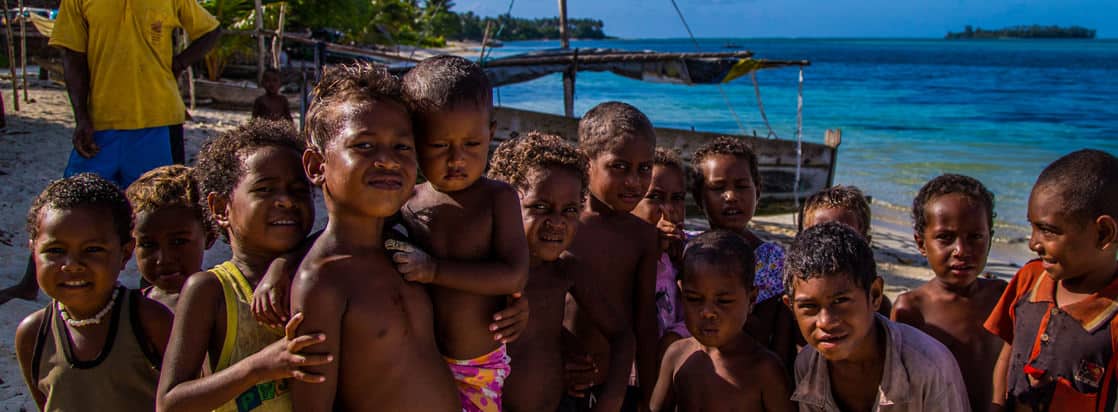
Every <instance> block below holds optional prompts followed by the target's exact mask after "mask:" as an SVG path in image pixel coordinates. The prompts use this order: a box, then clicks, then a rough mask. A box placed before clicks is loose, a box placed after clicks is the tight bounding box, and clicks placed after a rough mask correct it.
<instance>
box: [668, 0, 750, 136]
mask: <svg viewBox="0 0 1118 412" xmlns="http://www.w3.org/2000/svg"><path fill="white" fill-rule="evenodd" d="M671 2H672V7H674V8H675V14H676V15H678V16H679V21H680V22H682V23H683V28H684V29H686V30H687V36H688V37H690V38H691V43H692V44H694V45H695V51H703V50H702V48H701V47H699V41H698V40H696V39H695V33H692V32H691V26H690V25H688V24H687V19H686V18H684V17H683V11H682V10H680V9H679V5H678V4H676V2H675V0H671ZM718 93H719V94H721V95H722V102H723V103H725V104H726V109H729V110H730V114H731V115H733V116H734V122H735V123H737V124H738V130H741V134H743V135H748V133H746V131H745V125H744V124H743V123H742V122H741V116H738V112H737V111H736V110H734V106H733V105H731V104H730V97H729V96H727V95H726V89H724V88H723V87H722V83H718ZM761 113H762V114H763V113H764V112H763V111H762V112H761ZM770 130H771V128H770Z"/></svg>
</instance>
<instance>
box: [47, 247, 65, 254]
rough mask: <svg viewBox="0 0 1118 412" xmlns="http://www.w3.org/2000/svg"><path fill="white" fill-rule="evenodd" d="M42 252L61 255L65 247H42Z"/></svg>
mask: <svg viewBox="0 0 1118 412" xmlns="http://www.w3.org/2000/svg"><path fill="white" fill-rule="evenodd" d="M43 253H46V254H48V255H61V254H63V253H66V249H63V248H60V247H50V248H46V249H43Z"/></svg>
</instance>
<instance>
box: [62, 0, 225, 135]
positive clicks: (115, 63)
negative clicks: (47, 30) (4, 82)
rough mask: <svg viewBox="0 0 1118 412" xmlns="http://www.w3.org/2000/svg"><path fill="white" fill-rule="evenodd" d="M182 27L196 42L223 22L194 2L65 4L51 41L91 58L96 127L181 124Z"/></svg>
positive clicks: (72, 0) (74, 0)
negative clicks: (177, 64) (177, 53)
mask: <svg viewBox="0 0 1118 412" xmlns="http://www.w3.org/2000/svg"><path fill="white" fill-rule="evenodd" d="M180 27H181V28H182V29H183V30H185V31H186V33H187V35H188V36H189V37H190V39H191V40H194V39H197V38H198V37H201V36H202V35H204V34H206V33H209V32H210V31H212V30H214V29H216V28H217V27H218V22H217V19H214V18H213V16H211V15H210V14H209V13H208V12H206V10H205V9H203V8H202V6H200V5H199V4H198V3H197V2H196V1H195V0H62V5H61V6H60V7H59V10H58V20H57V21H56V22H55V23H54V32H53V33H51V37H50V43H49V44H50V45H51V46H55V47H64V48H67V49H70V50H73V51H76V52H79V53H85V55H86V56H87V58H88V59H89V74H90V86H89V89H90V90H89V112H90V113H89V116H90V117H91V118H92V119H93V129H94V130H132V129H144V128H148V127H158V126H168V125H175V124H181V123H182V122H183V120H184V116H183V114H184V113H185V112H186V107H185V106H184V105H183V102H182V95H180V94H179V88H178V84H177V83H176V82H175V78H174V76H173V75H172V74H171V58H172V57H173V56H174V54H173V50H172V46H171V37H172V36H171V33H172V31H173V30H174V29H176V28H180Z"/></svg>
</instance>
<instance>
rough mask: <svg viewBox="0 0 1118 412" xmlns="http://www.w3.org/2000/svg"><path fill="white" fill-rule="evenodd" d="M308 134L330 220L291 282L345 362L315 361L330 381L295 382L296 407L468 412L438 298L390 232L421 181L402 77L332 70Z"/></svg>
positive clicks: (313, 173) (298, 303) (298, 302)
mask: <svg viewBox="0 0 1118 412" xmlns="http://www.w3.org/2000/svg"><path fill="white" fill-rule="evenodd" d="M307 130H308V142H309V143H310V149H308V150H307V151H306V153H304V155H303V168H304V170H306V174H307V176H309V177H310V179H311V181H312V182H314V184H315V185H317V186H320V187H321V188H322V193H323V196H324V200H325V202H326V209H327V211H328V212H329V222H328V223H327V224H326V229H325V230H323V232H322V234H321V235H319V237H318V239H317V240H315V242H314V244H313V245H312V246H311V248H310V250H309V251H308V252H307V255H306V256H305V257H304V258H303V261H302V264H301V265H300V267H299V272H298V274H297V275H296V277H295V279H294V281H293V283H292V286H291V309H292V312H293V313H300V312H302V313H303V314H304V315H305V320H304V321H303V324H302V325H300V326H299V331H300V333H321V334H325V335H326V336H329V340H326V341H325V343H324V344H323V345H322V348H323V349H322V350H324V351H325V353H327V354H329V355H332V356H333V357H334V358H335V359H338V362H335V363H330V364H326V365H321V366H315V367H312V368H308V369H310V372H311V373H314V374H318V375H321V376H322V377H323V379H324V383H322V384H314V385H312V384H308V383H303V382H295V383H294V385H293V386H292V394H293V396H292V400H293V401H294V409H295V410H297V411H326V410H344V411H379V410H384V411H402V410H414V411H444V412H449V411H461V410H462V409H463V405H462V403H461V401H460V400H459V398H458V392H457V391H456V390H455V385H454V380H453V378H452V377H451V374H450V370H449V369H447V366H446V363H445V362H444V361H443V359H442V357H440V356H439V351H438V347H437V346H436V343H435V342H436V340H435V333H434V330H435V326H434V319H435V318H434V313H433V309H432V306H431V301H430V299H429V298H428V297H427V293H426V292H425V291H424V287H423V285H420V284H418V283H414V282H408V281H406V280H405V279H403V278H402V277H401V276H400V274H399V273H397V272H396V270H395V268H394V267H393V265H392V261H391V260H390V258H389V256H388V251H387V250H386V249H385V246H384V244H385V241H384V240H383V239H382V237H381V234H382V233H383V231H384V229H385V228H384V221H385V219H386V218H388V217H390V216H392V215H394V214H395V213H396V212H397V211H399V210H400V206H402V205H403V204H404V202H405V201H406V200H407V199H408V196H409V195H410V194H411V193H412V188H413V187H414V185H415V174H416V160H415V143H414V139H413V137H412V123H411V115H410V113H409V112H408V110H407V108H406V107H405V105H404V103H403V101H402V99H401V94H400V85H399V81H398V80H397V79H396V78H395V77H393V76H392V75H390V74H388V72H387V71H386V70H385V69H384V68H383V67H379V66H373V65H371V64H368V63H358V64H353V65H343V66H335V67H332V68H328V69H327V70H326V72H325V73H324V74H323V78H322V81H320V82H319V84H318V86H316V87H315V100H314V102H312V103H311V108H310V111H309V112H308V115H307ZM486 316H488V313H487V314H486ZM342 362H344V367H342V366H343V363H342Z"/></svg>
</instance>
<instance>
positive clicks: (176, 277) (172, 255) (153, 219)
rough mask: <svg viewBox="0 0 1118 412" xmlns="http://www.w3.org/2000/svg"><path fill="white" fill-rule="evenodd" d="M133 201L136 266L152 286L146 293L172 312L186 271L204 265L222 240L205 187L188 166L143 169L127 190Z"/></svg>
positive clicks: (196, 269) (186, 274)
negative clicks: (206, 203) (212, 215)
mask: <svg viewBox="0 0 1118 412" xmlns="http://www.w3.org/2000/svg"><path fill="white" fill-rule="evenodd" d="M125 194H126V195H127V196H128V202H129V203H131V204H132V219H133V221H134V222H135V226H134V227H133V229H132V236H133V237H134V238H135V239H136V249H135V251H136V252H135V253H136V267H138V268H139V270H140V275H141V276H143V278H144V279H145V280H147V281H148V283H150V284H151V286H148V287H146V288H144V289H143V292H144V296H147V297H149V298H151V299H155V300H156V301H158V302H160V303H162V304H163V305H164V306H167V308H168V309H170V310H171V311H172V312H173V311H174V310H175V305H176V304H177V303H178V300H179V292H180V291H182V285H183V283H185V282H186V278H187V276H190V275H191V274H194V273H197V272H199V271H201V270H202V258H203V255H204V254H205V252H206V249H209V248H210V246H213V244H214V241H215V240H217V228H216V226H215V224H214V223H213V221H212V219H211V218H210V214H209V211H208V210H206V209H207V208H206V206H205V205H204V199H202V190H201V188H200V187H199V185H198V181H197V180H196V179H195V178H194V173H193V169H192V168H190V167H187V166H181V165H171V166H163V167H160V168H156V169H153V170H151V171H149V172H147V173H144V174H143V175H141V176H140V178H139V179H137V180H136V181H135V182H134V183H132V185H131V186H128V190H126V191H125Z"/></svg>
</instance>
